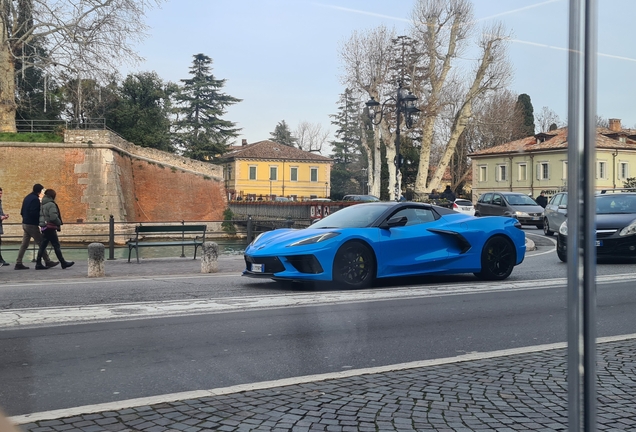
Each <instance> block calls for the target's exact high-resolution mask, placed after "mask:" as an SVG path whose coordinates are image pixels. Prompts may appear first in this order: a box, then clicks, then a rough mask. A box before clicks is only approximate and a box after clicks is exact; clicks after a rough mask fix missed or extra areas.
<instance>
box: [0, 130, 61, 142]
mask: <svg viewBox="0 0 636 432" xmlns="http://www.w3.org/2000/svg"><path fill="white" fill-rule="evenodd" d="M0 141H2V142H38V143H49V142H60V143H61V142H64V136H62V135H58V134H56V133H53V132H20V133H11V132H3V133H0Z"/></svg>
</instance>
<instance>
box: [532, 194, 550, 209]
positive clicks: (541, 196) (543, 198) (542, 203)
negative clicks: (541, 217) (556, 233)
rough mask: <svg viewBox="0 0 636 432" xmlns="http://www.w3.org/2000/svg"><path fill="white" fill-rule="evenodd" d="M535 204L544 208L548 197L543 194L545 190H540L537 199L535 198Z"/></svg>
mask: <svg viewBox="0 0 636 432" xmlns="http://www.w3.org/2000/svg"><path fill="white" fill-rule="evenodd" d="M535 201H536V202H537V204H539V205H540V206H541V207H543V208H545V206H547V205H548V197H546V196H545V192H543V191H541V193H540V194H539V196H538V197H537V199H536V200H535Z"/></svg>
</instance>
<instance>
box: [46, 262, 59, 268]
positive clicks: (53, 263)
mask: <svg viewBox="0 0 636 432" xmlns="http://www.w3.org/2000/svg"><path fill="white" fill-rule="evenodd" d="M58 264H59V262H58V261H49V262H47V263H46V267H47V268H51V267H55V266H56V265H58Z"/></svg>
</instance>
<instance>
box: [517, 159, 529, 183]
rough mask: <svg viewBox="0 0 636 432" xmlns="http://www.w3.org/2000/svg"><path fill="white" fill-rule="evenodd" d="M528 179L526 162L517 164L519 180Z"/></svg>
mask: <svg viewBox="0 0 636 432" xmlns="http://www.w3.org/2000/svg"><path fill="white" fill-rule="evenodd" d="M526 180H528V164H524V163H523V164H519V181H526Z"/></svg>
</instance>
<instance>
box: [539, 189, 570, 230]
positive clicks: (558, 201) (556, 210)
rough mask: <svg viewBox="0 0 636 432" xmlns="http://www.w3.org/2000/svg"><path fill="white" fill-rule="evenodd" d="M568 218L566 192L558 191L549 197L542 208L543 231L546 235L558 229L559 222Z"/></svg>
mask: <svg viewBox="0 0 636 432" xmlns="http://www.w3.org/2000/svg"><path fill="white" fill-rule="evenodd" d="M567 218H568V193H567V192H560V193H558V194H556V195H554V196H553V197H552V198H550V201H549V202H548V204H547V205H546V206H545V209H544V210H543V233H544V234H545V235H547V236H551V235H553V234H554V233H555V232H558V231H559V227H560V226H561V224H562V223H563V222H564V221H565V220H566V219H567Z"/></svg>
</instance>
